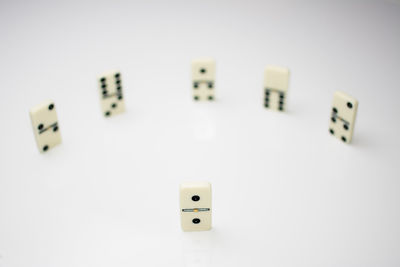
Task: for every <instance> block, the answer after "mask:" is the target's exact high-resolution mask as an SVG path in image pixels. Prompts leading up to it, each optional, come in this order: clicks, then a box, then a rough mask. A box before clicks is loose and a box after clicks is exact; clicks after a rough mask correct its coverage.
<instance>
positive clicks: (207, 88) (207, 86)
mask: <svg viewBox="0 0 400 267" xmlns="http://www.w3.org/2000/svg"><path fill="white" fill-rule="evenodd" d="M192 89H193V99H194V100H196V101H212V100H214V99H215V60H214V59H212V58H203V59H195V60H193V61H192Z"/></svg>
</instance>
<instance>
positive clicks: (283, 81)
mask: <svg viewBox="0 0 400 267" xmlns="http://www.w3.org/2000/svg"><path fill="white" fill-rule="evenodd" d="M288 85H289V69H287V68H283V67H278V66H267V67H266V68H265V71H264V107H265V108H269V109H273V110H279V111H284V110H285V106H286V97H287V91H288Z"/></svg>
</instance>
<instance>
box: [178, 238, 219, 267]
mask: <svg viewBox="0 0 400 267" xmlns="http://www.w3.org/2000/svg"><path fill="white" fill-rule="evenodd" d="M212 235H213V232H212V231H208V232H185V233H183V237H182V247H183V266H185V267H209V266H211V259H212V242H211V237H212Z"/></svg>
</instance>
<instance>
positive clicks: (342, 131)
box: [329, 91, 358, 143]
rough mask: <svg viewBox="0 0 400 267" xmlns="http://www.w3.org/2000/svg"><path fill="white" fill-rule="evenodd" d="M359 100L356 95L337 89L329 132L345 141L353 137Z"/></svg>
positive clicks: (348, 141) (347, 141)
mask: <svg viewBox="0 0 400 267" xmlns="http://www.w3.org/2000/svg"><path fill="white" fill-rule="evenodd" d="M357 108H358V101H357V99H355V98H354V97H352V96H350V95H348V94H346V93H344V92H340V91H337V92H335V94H334V95H333V103H332V110H331V121H330V124H329V132H330V133H331V134H332V135H333V136H336V137H337V138H339V139H340V140H342V141H343V142H345V143H350V142H351V139H352V137H353V131H354V124H355V121H356V116H357Z"/></svg>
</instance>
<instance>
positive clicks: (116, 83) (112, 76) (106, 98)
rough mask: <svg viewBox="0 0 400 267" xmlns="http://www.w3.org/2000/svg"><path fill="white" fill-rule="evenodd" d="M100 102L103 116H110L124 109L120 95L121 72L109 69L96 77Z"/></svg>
mask: <svg viewBox="0 0 400 267" xmlns="http://www.w3.org/2000/svg"><path fill="white" fill-rule="evenodd" d="M98 83H99V89H100V104H101V109H102V111H103V114H104V116H106V117H110V116H112V115H116V114H119V113H122V112H124V111H125V103H124V98H123V95H122V81H121V73H120V72H119V71H110V72H106V73H103V74H102V75H100V76H99V77H98Z"/></svg>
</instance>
